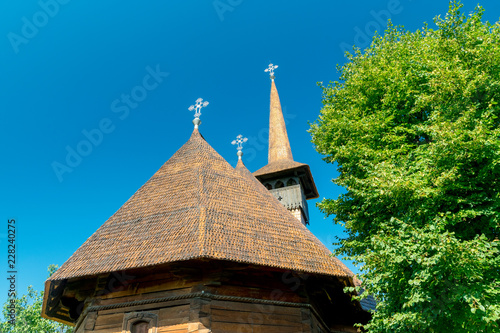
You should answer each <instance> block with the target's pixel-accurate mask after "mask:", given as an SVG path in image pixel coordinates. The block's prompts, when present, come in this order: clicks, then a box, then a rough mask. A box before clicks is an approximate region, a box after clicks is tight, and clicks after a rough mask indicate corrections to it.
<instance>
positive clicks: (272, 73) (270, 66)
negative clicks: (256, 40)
mask: <svg viewBox="0 0 500 333" xmlns="http://www.w3.org/2000/svg"><path fill="white" fill-rule="evenodd" d="M276 68H278V65H273V64H269V67H268V68H266V69H265V70H264V72H269V76H270V77H271V79H272V80H274V70H275V69H276Z"/></svg>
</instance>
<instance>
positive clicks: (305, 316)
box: [300, 308, 315, 333]
mask: <svg viewBox="0 0 500 333" xmlns="http://www.w3.org/2000/svg"><path fill="white" fill-rule="evenodd" d="M300 315H301V317H302V332H304V333H312V332H314V331H315V330H314V325H313V320H312V315H311V310H310V309H308V308H300Z"/></svg>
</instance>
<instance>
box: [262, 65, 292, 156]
mask: <svg viewBox="0 0 500 333" xmlns="http://www.w3.org/2000/svg"><path fill="white" fill-rule="evenodd" d="M276 68H278V66H275V65H273V64H269V67H268V68H267V69H266V70H265V71H266V72H269V75H270V77H271V104H270V113H269V155H268V163H273V162H276V161H280V160H288V161H293V156H292V149H291V148H290V142H289V141H288V134H287V132H286V126H285V119H284V117H283V111H282V110H281V103H280V97H279V95H278V89H276V84H275V83H274V70H275V69H276Z"/></svg>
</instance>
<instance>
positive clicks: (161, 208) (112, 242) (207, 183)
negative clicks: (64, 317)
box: [46, 129, 352, 288]
mask: <svg viewBox="0 0 500 333" xmlns="http://www.w3.org/2000/svg"><path fill="white" fill-rule="evenodd" d="M240 164H241V165H240ZM252 178H253V176H252V175H251V174H250V173H249V172H248V170H247V169H246V167H245V166H244V165H243V163H242V162H241V161H240V162H239V165H238V167H237V168H236V169H233V168H232V167H231V166H230V165H229V164H228V163H227V162H226V161H225V160H224V159H223V158H222V157H221V156H220V155H219V154H218V153H217V152H216V151H215V150H214V149H213V148H212V147H211V146H210V145H209V144H208V143H207V142H206V141H205V139H204V138H203V137H202V136H201V134H200V133H199V132H198V130H197V129H195V130H194V131H193V133H192V135H191V137H190V139H189V140H188V141H187V142H186V143H185V144H184V145H183V146H182V147H181V148H180V149H179V150H178V151H177V152H176V153H175V154H174V155H173V156H172V157H171V158H170V159H169V160H168V161H167V162H166V163H165V164H164V165H163V166H162V167H161V168H160V169H159V170H158V171H157V172H156V173H155V174H154V175H153V176H152V177H151V178H150V179H149V180H148V181H147V182H146V183H145V184H144V185H143V186H142V187H141V188H140V189H139V190H138V191H137V192H136V193H135V194H134V195H133V196H132V197H131V198H130V199H129V200H128V201H127V202H126V203H125V204H124V205H123V206H122V207H121V208H120V209H118V211H117V212H116V213H115V214H113V215H112V216H111V217H110V218H109V219H108V220H107V221H106V222H105V223H104V224H103V225H102V226H101V227H100V228H99V229H98V230H97V231H96V232H95V233H94V234H93V235H92V236H90V237H89V238H88V239H87V241H86V242H85V243H84V244H83V245H82V246H81V247H80V248H79V249H78V250H76V252H75V253H74V254H73V255H72V256H71V257H70V258H69V259H68V260H67V261H66V262H65V263H64V264H63V265H62V266H61V267H60V268H59V269H58V270H57V272H55V273H54V274H53V275H52V276H51V277H50V278H49V280H48V281H47V283H49V284H50V283H52V282H53V281H56V280H67V279H71V278H78V277H86V276H87V277H88V276H95V275H98V274H101V273H107V272H113V271H118V270H126V269H133V268H140V267H147V266H155V265H161V264H165V263H171V262H179V261H185V260H191V259H200V258H206V259H217V260H228V261H235V262H242V263H249V264H256V265H261V266H269V267H275V268H281V269H286V270H294V271H302V272H306V273H313V274H321V275H330V276H343V277H348V276H349V277H350V276H352V273H351V272H350V271H349V269H348V268H347V267H346V266H345V265H344V264H342V263H341V262H340V261H339V260H338V259H337V258H334V257H332V256H331V254H330V251H328V249H327V248H326V247H325V246H324V245H323V244H322V243H321V242H320V241H319V240H318V239H317V238H316V237H315V236H314V235H313V234H312V233H311V232H310V231H309V230H308V229H307V228H306V227H305V226H303V225H302V224H301V223H300V222H299V221H297V220H296V219H295V217H293V216H292V215H291V214H290V213H289V212H288V211H287V209H286V208H285V207H283V206H282V205H281V203H279V201H277V200H276V199H275V198H274V197H273V196H272V194H270V193H269V192H268V191H267V190H266V189H265V188H264V187H263V186H262V185H261V184H259V183H258V182H257V181H254V180H252ZM253 179H255V178H253ZM48 287H49V286H48V285H46V288H48Z"/></svg>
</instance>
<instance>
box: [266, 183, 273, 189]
mask: <svg viewBox="0 0 500 333" xmlns="http://www.w3.org/2000/svg"><path fill="white" fill-rule="evenodd" d="M264 186H265V187H266V188H267V189H268V190H272V189H273V187H272V186H271V184H269V183H265V184H264Z"/></svg>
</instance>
